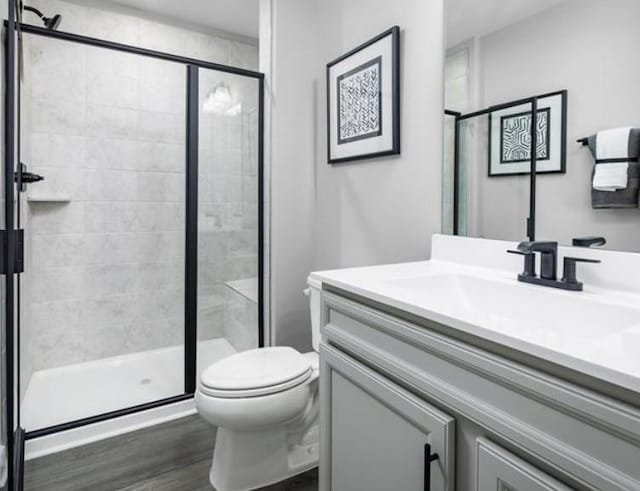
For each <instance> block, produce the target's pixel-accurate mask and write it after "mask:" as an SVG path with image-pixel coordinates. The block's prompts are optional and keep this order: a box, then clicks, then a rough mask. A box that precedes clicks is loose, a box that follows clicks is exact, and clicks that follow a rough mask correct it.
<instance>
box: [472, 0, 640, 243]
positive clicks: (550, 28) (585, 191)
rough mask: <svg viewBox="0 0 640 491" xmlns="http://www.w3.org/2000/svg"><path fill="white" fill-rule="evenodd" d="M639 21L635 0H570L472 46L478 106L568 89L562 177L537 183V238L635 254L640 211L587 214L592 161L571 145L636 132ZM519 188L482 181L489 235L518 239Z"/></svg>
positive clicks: (522, 193) (516, 182)
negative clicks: (601, 243)
mask: <svg viewBox="0 0 640 491" xmlns="http://www.w3.org/2000/svg"><path fill="white" fill-rule="evenodd" d="M639 18H640V3H638V2H636V1H634V0H613V1H611V0H572V1H568V2H565V3H562V4H560V5H558V6H556V7H554V8H552V9H549V10H546V11H544V12H542V13H540V14H538V15H536V16H534V17H531V18H529V19H527V20H525V21H522V22H519V23H517V24H513V25H511V26H509V27H507V28H505V29H502V30H500V31H498V32H495V33H493V34H490V35H488V36H486V37H484V38H481V39H480V42H479V45H480V53H479V56H480V67H481V79H480V80H479V83H480V85H481V90H482V94H483V97H482V100H481V101H480V103H481V105H483V106H488V105H491V104H496V103H500V102H506V101H509V100H514V99H519V98H522V97H527V96H531V95H535V94H542V93H545V92H550V91H555V90H559V89H568V91H569V94H568V120H567V123H568V124H567V127H568V131H567V142H568V143H567V173H566V174H565V175H547V176H540V177H539V179H538V194H537V202H538V207H537V222H538V228H537V235H538V237H540V238H553V239H558V240H560V241H561V242H562V243H570V241H571V238H572V237H576V236H580V235H604V236H606V237H607V240H608V241H609V246H608V247H610V248H613V249H624V250H634V251H640V227H639V226H638V224H639V223H640V210H638V209H625V210H594V209H592V208H591V198H590V185H591V182H590V180H591V170H592V168H593V160H592V158H591V154H590V153H589V151H588V150H587V149H586V147H582V146H581V145H578V144H577V143H576V139H578V138H582V137H585V136H589V135H592V134H594V133H595V132H597V131H599V130H602V129H606V128H611V127H617V126H636V127H637V126H640V98H639V97H638V80H639V79H640V65H639V64H638V63H637V62H636V61H635V60H637V56H638V55H637V47H638V46H639V45H640V30H639V29H638V22H637V20H638V19H639ZM482 165H486V161H483V162H482ZM525 181H526V182H523V180H522V179H520V178H493V179H489V178H486V177H485V178H484V191H483V194H484V197H485V198H484V206H485V209H484V217H485V228H484V232H485V233H486V234H487V235H488V236H491V237H492V238H511V239H516V238H518V237H520V236H522V231H523V230H524V217H525V216H526V214H527V212H526V208H527V207H526V203H527V200H528V191H527V187H528V179H526V180H525ZM509 193H510V194H509ZM497 196H498V197H500V199H496V197H497ZM505 204H507V205H508V206H505ZM517 226H520V229H521V230H517V229H514V227H517Z"/></svg>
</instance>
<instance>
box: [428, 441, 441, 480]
mask: <svg viewBox="0 0 640 491" xmlns="http://www.w3.org/2000/svg"><path fill="white" fill-rule="evenodd" d="M439 458H440V456H439V455H438V454H437V453H434V454H432V453H431V445H430V444H428V443H425V444H424V491H431V463H432V462H434V461H436V460H438V459H439Z"/></svg>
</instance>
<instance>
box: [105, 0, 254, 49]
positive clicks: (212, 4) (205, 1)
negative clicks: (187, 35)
mask: <svg viewBox="0 0 640 491" xmlns="http://www.w3.org/2000/svg"><path fill="white" fill-rule="evenodd" d="M110 1H111V2H112V3H114V4H118V5H123V6H125V7H129V8H134V9H137V10H142V11H145V12H149V13H151V14H154V15H159V16H162V17H169V18H171V19H175V20H176V21H179V22H186V23H190V24H196V25H199V26H202V27H205V28H210V29H215V30H220V31H227V32H230V33H233V34H237V35H240V36H247V37H251V38H256V39H257V38H258V23H259V0H186V1H178V0H110Z"/></svg>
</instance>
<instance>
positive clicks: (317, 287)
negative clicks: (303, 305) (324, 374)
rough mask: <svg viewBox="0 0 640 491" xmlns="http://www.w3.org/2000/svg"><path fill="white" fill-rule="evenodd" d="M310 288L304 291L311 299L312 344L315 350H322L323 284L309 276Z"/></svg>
mask: <svg viewBox="0 0 640 491" xmlns="http://www.w3.org/2000/svg"><path fill="white" fill-rule="evenodd" d="M307 285H309V287H308V288H307V289H306V290H305V291H304V292H305V294H306V295H307V296H308V297H309V312H310V314H311V342H312V344H313V350H314V351H319V350H320V291H321V290H322V282H321V281H318V280H316V279H315V278H312V277H311V276H309V277H308V278H307Z"/></svg>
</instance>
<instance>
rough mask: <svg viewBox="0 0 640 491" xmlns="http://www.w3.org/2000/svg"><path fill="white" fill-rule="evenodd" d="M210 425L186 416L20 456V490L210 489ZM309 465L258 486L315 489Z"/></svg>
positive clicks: (292, 490)
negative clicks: (31, 456)
mask: <svg viewBox="0 0 640 491" xmlns="http://www.w3.org/2000/svg"><path fill="white" fill-rule="evenodd" d="M214 444H215V431H213V430H212V428H211V426H210V425H209V424H208V423H205V422H204V421H203V420H202V419H201V418H200V417H199V416H197V415H196V416H191V417H188V418H184V419H181V420H177V421H172V422H169V423H165V424H162V425H158V426H155V427H153V428H146V429H143V430H139V431H135V432H132V433H129V434H126V435H122V436H117V437H114V438H110V439H108V440H103V441H100V442H96V443H92V444H89V445H85V446H82V447H78V448H74V449H71V450H67V451H64V452H60V453H57V454H54V455H49V456H46V457H42V458H39V459H35V460H30V461H27V462H26V465H25V490H26V491H85V490H91V491H211V490H212V489H213V487H212V486H211V484H209V469H210V468H211V456H212V452H213V446H214ZM317 489H318V473H317V470H315V469H314V470H312V471H309V472H306V473H304V474H301V475H299V476H296V477H294V478H292V479H289V480H287V481H285V482H282V483H278V484H275V485H273V486H268V487H266V488H263V489H262V490H261V491H316V490H317Z"/></svg>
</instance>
